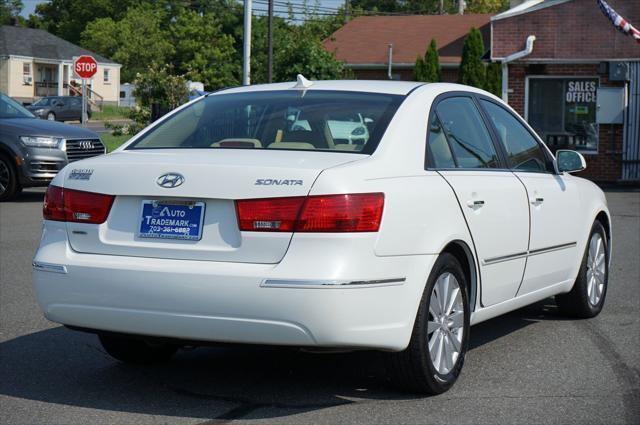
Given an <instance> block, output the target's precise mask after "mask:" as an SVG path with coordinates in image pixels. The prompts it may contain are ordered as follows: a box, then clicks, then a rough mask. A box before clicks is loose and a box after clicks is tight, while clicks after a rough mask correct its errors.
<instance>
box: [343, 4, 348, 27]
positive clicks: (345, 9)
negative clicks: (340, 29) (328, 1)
mask: <svg viewBox="0 0 640 425" xmlns="http://www.w3.org/2000/svg"><path fill="white" fill-rule="evenodd" d="M347 22H349V0H344V23H345V24H346V23H347Z"/></svg>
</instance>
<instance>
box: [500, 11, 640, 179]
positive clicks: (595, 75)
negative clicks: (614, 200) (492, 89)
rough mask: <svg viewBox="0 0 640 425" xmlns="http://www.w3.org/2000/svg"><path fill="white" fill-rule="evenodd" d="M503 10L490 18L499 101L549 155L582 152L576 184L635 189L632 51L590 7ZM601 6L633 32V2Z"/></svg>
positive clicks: (636, 103)
mask: <svg viewBox="0 0 640 425" xmlns="http://www.w3.org/2000/svg"><path fill="white" fill-rule="evenodd" d="M511 3H512V8H511V9H509V10H508V11H506V12H504V13H501V14H499V15H496V16H494V17H493V18H492V19H491V37H492V38H491V60H492V61H495V62H500V63H502V64H503V98H505V100H507V101H508V102H509V104H510V105H511V106H512V107H513V108H514V109H516V111H518V113H520V114H521V115H522V116H523V117H524V118H525V119H526V120H527V121H528V122H529V123H530V124H531V126H532V127H534V128H535V129H536V131H537V132H538V134H540V136H541V137H542V138H543V140H544V141H545V142H546V143H547V145H548V146H549V147H551V149H552V150H556V149H560V148H566V149H575V150H578V151H580V152H582V153H583V154H584V155H585V157H586V159H587V165H588V167H587V170H586V171H585V172H583V173H582V174H583V175H584V177H588V178H590V179H593V180H596V181H600V182H619V181H635V182H640V93H639V89H640V44H639V43H636V42H635V41H634V40H633V38H631V37H629V36H626V35H625V34H623V33H621V32H619V31H617V30H616V29H615V28H614V27H613V25H612V24H611V22H609V21H608V20H607V18H606V17H605V16H604V15H603V14H602V12H601V11H600V9H599V8H598V5H597V3H596V1H595V0H589V1H586V0H546V1H545V0H529V1H524V2H523V1H512V2H511ZM608 3H609V4H610V5H611V7H613V8H614V9H615V10H616V11H617V12H618V13H619V14H620V15H621V16H623V17H624V18H625V19H627V20H628V21H629V22H631V23H632V24H635V25H636V26H640V0H609V1H608ZM532 36H533V37H535V39H533V37H532ZM528 39H529V44H530V45H529V46H527V40H528ZM527 47H529V49H527ZM518 52H521V53H520V54H518ZM514 54H516V55H515V57H516V60H514V61H512V62H509V60H510V59H511V58H514V56H513V55H514ZM510 57H511V58H510ZM518 57H519V58H518ZM505 76H506V77H507V78H504V77H505Z"/></svg>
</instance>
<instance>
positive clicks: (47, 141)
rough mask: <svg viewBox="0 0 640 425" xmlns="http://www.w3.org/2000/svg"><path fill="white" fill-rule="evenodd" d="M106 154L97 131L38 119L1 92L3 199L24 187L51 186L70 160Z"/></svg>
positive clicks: (0, 191)
mask: <svg viewBox="0 0 640 425" xmlns="http://www.w3.org/2000/svg"><path fill="white" fill-rule="evenodd" d="M103 153H105V146H104V145H103V144H102V142H101V141H100V137H98V135H97V134H96V133H94V132H93V131H91V130H87V129H84V128H79V127H73V126H71V125H67V124H62V123H59V122H49V121H43V120H39V119H36V117H35V116H33V114H31V112H29V111H28V110H27V109H25V108H24V107H23V106H22V105H20V104H19V103H18V102H16V101H15V100H13V99H11V98H10V97H8V96H6V95H5V94H3V93H0V201H6V200H9V199H11V198H12V197H14V196H15V195H16V194H18V193H20V191H21V190H22V188H23V187H34V186H47V185H48V184H49V182H50V181H51V179H53V178H54V177H55V175H56V173H57V172H58V171H60V170H61V169H62V168H64V166H65V165H67V163H69V162H73V161H77V160H79V159H84V158H90V157H93V156H96V155H102V154H103Z"/></svg>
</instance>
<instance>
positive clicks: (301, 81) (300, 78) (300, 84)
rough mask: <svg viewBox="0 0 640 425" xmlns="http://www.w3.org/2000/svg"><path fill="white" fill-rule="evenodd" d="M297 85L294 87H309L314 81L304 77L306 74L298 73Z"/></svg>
mask: <svg viewBox="0 0 640 425" xmlns="http://www.w3.org/2000/svg"><path fill="white" fill-rule="evenodd" d="M296 78H297V82H296V85H295V86H293V88H294V89H307V88H309V87H311V86H312V85H313V81H309V80H307V79H306V78H304V75H302V74H298V76H297V77H296Z"/></svg>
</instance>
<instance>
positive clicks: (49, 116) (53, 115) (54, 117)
mask: <svg viewBox="0 0 640 425" xmlns="http://www.w3.org/2000/svg"><path fill="white" fill-rule="evenodd" d="M47 119H48V120H49V121H55V120H56V114H54V113H53V112H49V113H48V114H47Z"/></svg>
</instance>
